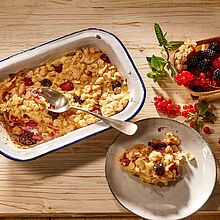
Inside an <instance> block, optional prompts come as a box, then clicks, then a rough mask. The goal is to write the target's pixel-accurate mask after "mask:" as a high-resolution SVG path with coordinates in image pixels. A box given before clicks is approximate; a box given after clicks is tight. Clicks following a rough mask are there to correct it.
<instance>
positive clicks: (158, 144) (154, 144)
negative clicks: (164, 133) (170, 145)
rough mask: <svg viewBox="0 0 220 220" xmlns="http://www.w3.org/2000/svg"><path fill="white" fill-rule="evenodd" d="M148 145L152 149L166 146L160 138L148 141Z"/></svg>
mask: <svg viewBox="0 0 220 220" xmlns="http://www.w3.org/2000/svg"><path fill="white" fill-rule="evenodd" d="M148 146H150V147H152V148H154V149H161V148H166V147H167V145H166V143H165V142H163V141H161V140H153V141H152V142H148Z"/></svg>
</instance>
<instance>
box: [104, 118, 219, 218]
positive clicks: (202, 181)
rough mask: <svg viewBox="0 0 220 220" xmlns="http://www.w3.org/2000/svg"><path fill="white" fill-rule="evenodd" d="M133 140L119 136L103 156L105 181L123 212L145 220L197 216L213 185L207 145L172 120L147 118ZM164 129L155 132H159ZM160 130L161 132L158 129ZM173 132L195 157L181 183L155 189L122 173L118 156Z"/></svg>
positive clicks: (197, 136)
mask: <svg viewBox="0 0 220 220" xmlns="http://www.w3.org/2000/svg"><path fill="white" fill-rule="evenodd" d="M137 124H138V126H139V129H138V132H137V133H136V134H135V135H134V136H129V137H128V136H125V135H123V134H120V135H119V136H118V137H117V138H116V140H115V141H114V142H113V144H112V145H111V147H110V148H109V150H108V153H107V156H106V178H107V180H108V184H109V187H110V189H111V191H112V193H113V195H114V196H115V198H116V199H117V200H118V201H119V203H121V205H123V206H124V207H125V208H127V209H128V210H130V211H131V212H133V213H135V214H137V215H139V216H141V217H143V218H146V219H160V220H162V219H163V220H168V219H182V218H185V217H187V216H189V215H191V214H192V213H194V212H196V211H197V210H198V209H199V208H201V207H202V205H203V204H204V203H205V202H206V201H207V199H208V198H209V196H210V195H211V193H212V191H213V188H214V185H215V181H216V166H215V160H214V156H213V154H212V152H211V150H210V148H209V146H208V144H207V142H206V141H205V140H204V139H203V138H202V137H201V136H200V134H199V133H198V132H196V131H195V130H193V129H192V128H190V127H188V126H186V125H184V124H183V123H180V122H177V121H175V120H171V119H165V118H149V119H145V120H141V121H139V122H138V123H137ZM160 127H165V129H164V130H163V129H162V130H161V131H158V128H160ZM159 130H160V129H159ZM168 131H172V132H173V133H174V134H175V135H177V136H178V137H179V138H180V139H181V141H182V143H181V147H182V149H183V150H184V151H190V152H191V153H192V154H193V155H194V156H195V157H196V163H195V161H192V162H191V163H190V164H189V165H188V166H187V167H186V173H185V175H184V176H183V178H182V179H181V180H179V181H178V182H177V183H176V184H174V185H172V186H163V187H159V186H154V185H151V184H148V183H143V182H141V181H140V180H139V178H138V177H135V176H133V175H132V174H130V173H127V172H126V171H124V170H123V169H122V168H121V167H120V164H119V163H118V161H117V157H118V155H119V154H120V153H121V152H123V151H124V150H125V149H127V148H129V147H131V146H133V145H134V144H137V143H144V144H147V143H148V141H151V140H152V138H158V139H163V138H164V137H165V133H166V132H168Z"/></svg>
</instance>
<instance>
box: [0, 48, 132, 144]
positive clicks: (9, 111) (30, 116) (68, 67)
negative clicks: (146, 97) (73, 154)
mask: <svg viewBox="0 0 220 220" xmlns="http://www.w3.org/2000/svg"><path fill="white" fill-rule="evenodd" d="M106 57H107V55H105V54H103V53H102V51H101V50H100V49H96V48H84V49H81V50H76V51H74V52H73V53H72V54H71V55H66V56H63V57H61V58H58V59H56V60H53V61H48V62H46V63H45V64H43V65H41V66H39V67H37V68H35V69H32V70H30V71H28V72H27V73H22V72H20V73H18V74H11V76H10V78H8V79H6V80H4V81H3V82H2V83H0V86H1V90H0V97H2V99H1V100H0V114H1V116H2V117H1V121H2V122H3V124H4V125H5V127H6V129H7V130H8V131H9V133H10V135H11V136H12V139H13V140H14V141H15V142H16V143H17V144H18V147H30V146H29V145H28V144H27V143H31V140H30V139H31V138H34V141H33V142H37V143H39V142H42V141H48V140H51V139H53V138H55V137H59V136H62V135H64V134H66V133H68V132H70V131H73V130H75V129H78V128H81V127H84V126H87V125H89V124H92V123H94V122H96V121H97V118H95V117H94V116H92V115H89V114H86V113H84V112H82V111H76V110H73V109H71V110H68V111H67V112H64V113H62V114H59V115H56V116H55V115H53V114H51V113H50V112H48V111H47V110H46V109H45V103H44V101H43V100H41V99H38V98H36V96H34V95H33V94H32V91H33V90H34V89H37V88H42V87H50V88H51V89H54V90H56V91H58V92H61V93H63V94H64V95H65V96H66V97H67V98H68V99H69V100H70V103H71V105H76V106H80V107H82V108H85V109H88V110H90V111H96V112H98V113H100V114H103V115H104V116H107V117H109V116H111V115H114V114H116V113H117V112H120V111H122V110H123V109H124V108H125V107H126V105H127V103H128V100H129V92H128V87H127V82H126V79H124V78H123V77H122V75H121V74H120V73H119V72H117V68H116V66H114V65H113V64H111V62H110V60H109V59H107V58H106ZM32 121H34V122H36V124H35V126H34V127H33V123H30V122H32ZM23 133H30V134H31V135H26V136H24V135H22V134H23ZM22 142H23V143H22ZM30 145H31V144H30Z"/></svg>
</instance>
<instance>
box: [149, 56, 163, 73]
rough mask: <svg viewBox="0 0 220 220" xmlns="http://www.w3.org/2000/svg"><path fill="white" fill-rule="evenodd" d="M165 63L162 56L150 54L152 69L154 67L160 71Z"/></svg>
mask: <svg viewBox="0 0 220 220" xmlns="http://www.w3.org/2000/svg"><path fill="white" fill-rule="evenodd" d="M165 64H166V60H164V59H163V58H162V57H156V56H154V55H153V56H152V58H151V63H150V66H151V68H152V69H155V70H157V71H162V70H163V68H164V66H165Z"/></svg>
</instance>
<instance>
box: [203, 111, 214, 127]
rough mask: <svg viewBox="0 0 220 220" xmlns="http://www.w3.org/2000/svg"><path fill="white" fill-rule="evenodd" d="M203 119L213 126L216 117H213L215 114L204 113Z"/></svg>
mask: <svg viewBox="0 0 220 220" xmlns="http://www.w3.org/2000/svg"><path fill="white" fill-rule="evenodd" d="M203 119H204V120H205V121H207V122H211V123H213V124H214V123H215V121H216V116H215V114H213V113H212V112H210V111H206V113H205V115H204V117H203Z"/></svg>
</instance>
